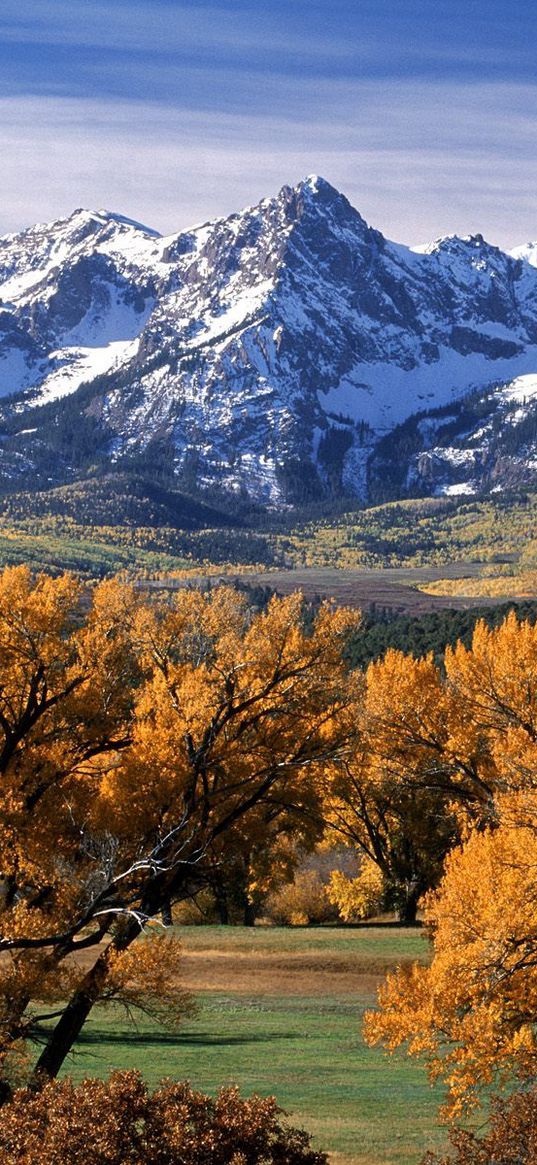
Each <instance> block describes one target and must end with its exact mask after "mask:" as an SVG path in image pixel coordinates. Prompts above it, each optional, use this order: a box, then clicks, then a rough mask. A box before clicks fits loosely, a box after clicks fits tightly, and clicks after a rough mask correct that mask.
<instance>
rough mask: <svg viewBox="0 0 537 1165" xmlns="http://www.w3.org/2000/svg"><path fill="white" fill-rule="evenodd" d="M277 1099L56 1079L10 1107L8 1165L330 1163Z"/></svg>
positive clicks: (4, 1152)
mask: <svg viewBox="0 0 537 1165" xmlns="http://www.w3.org/2000/svg"><path fill="white" fill-rule="evenodd" d="M281 1117H282V1110H281V1109H280V1108H278V1106H277V1104H276V1102H275V1100H274V1098H273V1097H268V1098H261V1097H259V1096H252V1097H249V1098H247V1099H243V1098H242V1097H241V1096H240V1095H239V1092H238V1089H236V1088H223V1089H221V1091H220V1092H219V1093H218V1096H217V1097H216V1098H212V1097H210V1096H206V1095H204V1094H203V1093H201V1092H195V1091H194V1090H193V1089H192V1088H191V1087H190V1085H189V1084H188V1083H180V1084H175V1083H172V1082H170V1081H167V1082H166V1081H165V1082H163V1084H162V1085H161V1087H160V1088H159V1089H157V1091H156V1092H154V1093H153V1094H150V1093H149V1092H148V1089H147V1086H146V1084H145V1083H144V1081H143V1080H142V1077H141V1076H140V1074H139V1073H138V1072H115V1073H114V1074H113V1075H112V1076H111V1077H110V1079H109V1080H108V1081H104V1080H85V1081H83V1083H81V1084H78V1085H75V1084H73V1083H72V1082H71V1081H70V1080H61V1081H53V1082H51V1083H49V1084H47V1085H46V1087H45V1088H43V1090H42V1091H41V1092H38V1093H32V1092H30V1091H29V1090H28V1089H24V1090H20V1091H19V1092H17V1093H15V1095H14V1097H13V1100H12V1101H11V1102H10V1103H9V1104H7V1105H5V1106H4V1108H3V1109H2V1119H1V1121H0V1161H1V1162H2V1165H88V1162H90V1161H91V1165H326V1163H327V1157H326V1155H325V1154H324V1153H318V1152H315V1151H314V1150H313V1149H312V1148H311V1144H310V1138H309V1136H308V1134H307V1133H304V1132H302V1131H300V1130H298V1129H294V1128H290V1127H289V1126H287V1125H285V1124H284V1123H282V1120H281Z"/></svg>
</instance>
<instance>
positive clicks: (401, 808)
mask: <svg viewBox="0 0 537 1165" xmlns="http://www.w3.org/2000/svg"><path fill="white" fill-rule="evenodd" d="M446 707H447V695H446V690H445V685H444V682H443V679H442V676H441V675H440V672H439V669H438V668H437V667H436V665H435V664H434V662H433V659H432V656H428V657H427V658H426V659H421V660H415V659H412V658H411V657H407V656H405V655H403V654H402V653H401V652H398V651H393V650H390V651H388V652H387V653H386V656H385V657H384V659H382V660H379V661H378V662H376V663H372V664H370V665H369V667H368V668H367V671H366V673H365V676H364V680H363V691H362V693H361V696H360V699H359V700H357V702H356V705H355V715H356V724H357V742H356V745H355V747H354V749H353V750H352V752H351V753H350V754H349V757H348V758H347V759H346V760H345V763H344V764H343V765H339V766H338V767H337V768H333V769H332V770H327V779H326V782H325V802H324V815H325V819H326V821H327V822H328V824H329V826H330V827H331V829H332V830H333V831H334V832H335V833H336V834H337V835H338V836H339V837H340V838H343V839H345V840H346V841H347V843H348V844H349V845H351V846H355V847H356V848H357V850H358V852H359V853H360V854H361V855H362V857H363V859H365V862H366V869H367V868H368V866H367V863H373V864H374V865H376V867H377V868H378V871H379V873H380V875H381V877H382V881H383V885H384V892H383V897H384V899H385V901H386V904H387V906H389V907H392V908H394V909H396V911H397V913H398V915H399V918H400V919H401V921H403V922H414V921H415V919H416V911H417V906H418V902H419V899H420V898H421V896H422V895H423V894H424V892H425V891H426V890H428V889H430V888H431V886H434V885H435V884H436V883H437V881H438V879H439V877H440V875H441V871H442V863H443V859H444V857H445V855H446V853H447V852H448V850H449V848H450V847H451V846H452V845H453V842H454V840H455V838H456V823H455V819H454V816H453V813H452V811H451V799H452V795H453V793H452V789H451V785H452V784H453V783H454V781H455V780H456V764H455V760H454V757H453V756H452V755H451V753H450V751H449V743H450V742H449V727H448V724H447V714H446ZM374 880H375V879H373V881H374ZM347 881H348V880H347ZM347 881H345V880H341V879H339V880H338V879H336V880H335V881H334V882H333V895H334V901H339V903H340V905H341V906H342V907H343V909H344V910H347V912H348V910H351V913H352V900H353V898H354V901H355V903H356V904H357V903H358V899H359V897H360V887H359V886H358V885H355V886H354V887H352V886H351V885H350V884H347ZM375 890H376V896H377V898H378V896H379V894H378V891H379V885H378V878H377V879H376V887H375ZM367 897H368V895H367V894H366V898H367ZM364 901H365V900H364Z"/></svg>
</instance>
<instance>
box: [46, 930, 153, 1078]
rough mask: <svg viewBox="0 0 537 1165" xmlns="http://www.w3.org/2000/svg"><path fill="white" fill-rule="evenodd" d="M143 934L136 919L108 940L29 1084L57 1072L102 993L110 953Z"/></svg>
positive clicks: (56, 1028) (58, 1026)
mask: <svg viewBox="0 0 537 1165" xmlns="http://www.w3.org/2000/svg"><path fill="white" fill-rule="evenodd" d="M139 934H140V926H139V924H138V923H137V922H130V923H129V924H128V926H127V927H126V929H125V930H124V931H123V933H122V934H120V935H117V936H116V938H114V939H112V941H111V942H110V943H109V944H108V946H107V948H106V950H105V951H103V952H102V954H100V955H99V957H98V959H97V960H96V962H95V963H94V965H93V967H92V968H91V970H89V971H88V972H87V974H86V975H85V976H84V979H83V980H82V983H81V985H80V987H79V988H78V989H77V991H75V993H74V995H73V997H72V999H71V1000H70V1001H69V1003H68V1004H67V1007H66V1008H65V1010H64V1012H63V1014H62V1016H61V1018H60V1019H59V1020H58V1023H57V1024H56V1027H55V1028H54V1031H53V1032H51V1035H50V1037H49V1040H48V1042H47V1043H46V1045H45V1047H44V1048H43V1051H42V1053H41V1055H40V1057H39V1059H38V1061H37V1064H36V1065H35V1068H34V1070H33V1072H32V1076H31V1079H30V1087H31V1088H34V1089H36V1090H38V1089H39V1088H41V1086H42V1084H43V1082H44V1081H45V1080H47V1079H53V1078H54V1077H56V1076H57V1075H58V1072H59V1071H60V1068H61V1067H62V1065H63V1062H64V1060H65V1058H66V1056H68V1054H69V1052H70V1051H71V1048H72V1047H73V1044H75V1043H76V1041H77V1039H78V1037H79V1035H80V1032H81V1031H82V1028H83V1027H84V1024H85V1022H86V1020H87V1018H88V1016H89V1014H90V1012H91V1010H92V1008H93V1006H94V1004H95V1003H96V1002H97V1000H98V999H100V998H101V996H102V991H103V987H104V985H105V983H106V978H107V975H108V968H109V962H110V955H111V954H112V953H115V952H119V951H126V950H127V948H128V947H130V945H131V943H133V942H134V940H135V939H136V938H137V937H138V935H139Z"/></svg>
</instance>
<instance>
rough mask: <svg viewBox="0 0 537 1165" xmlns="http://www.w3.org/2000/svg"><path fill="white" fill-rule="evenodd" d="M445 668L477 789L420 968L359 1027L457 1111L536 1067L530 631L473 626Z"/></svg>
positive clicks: (536, 687) (535, 637)
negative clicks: (411, 1065) (401, 1054)
mask: <svg viewBox="0 0 537 1165" xmlns="http://www.w3.org/2000/svg"><path fill="white" fill-rule="evenodd" d="M446 672H447V683H448V684H449V685H450V699H451V700H452V701H453V698H454V695H455V694H456V695H457V697H458V699H459V701H460V705H459V707H458V708H456V707H455V708H454V710H453V711H452V713H451V715H450V718H449V721H450V722H449V731H450V735H451V740H452V742H453V744H452V748H453V750H454V751H455V749H457V750H458V751H459V752H460V753H461V754H462V753H463V751H464V750H466V751H467V754H468V757H473V758H475V757H477V756H479V757H480V762H479V763H480V768H479V769H478V770H477V771H478V778H479V780H480V781H481V785H482V788H484V786H485V785H486V786H487V787H488V793H487V796H486V798H484V799H483V800H482V801H480V806H481V810H482V811H481V813H480V814H479V815H478V816H477V817H475V815H474V814H472V813H470V814H469V815H468V817H467V821H466V830H465V834H464V838H463V844H461V845H460V846H459V847H458V848H456V849H455V850H454V851H453V852H452V853H451V854H450V855H449V857H448V858H447V860H446V866H445V874H444V877H443V880H442V882H441V884H440V886H439V887H438V889H437V890H436V891H435V892H433V893H432V894H430V895H429V897H428V899H427V904H426V921H427V923H428V925H429V927H430V929H431V934H432V939H433V959H432V963H431V965H430V967H423V966H419V965H416V966H414V967H412V968H411V969H402V970H400V971H398V972H396V973H395V974H394V975H392V976H390V977H389V978H388V980H387V983H386V984H385V986H384V987H383V988H382V989H381V992H380V996H379V1002H380V1010H379V1011H378V1012H374V1013H371V1014H370V1015H369V1017H368V1018H367V1023H366V1033H367V1037H368V1039H369V1040H370V1041H371V1042H382V1043H384V1044H385V1045H386V1046H387V1047H388V1048H390V1049H391V1050H393V1049H395V1048H396V1047H399V1046H401V1045H403V1044H404V1045H405V1046H406V1047H407V1050H408V1052H409V1054H411V1055H417V1056H421V1057H422V1058H424V1060H425V1062H426V1064H427V1067H428V1070H429V1072H430V1074H431V1076H432V1078H433V1079H441V1080H443V1081H444V1082H445V1084H446V1085H447V1088H448V1112H449V1113H450V1114H451V1115H458V1114H459V1113H461V1112H464V1111H466V1110H468V1109H469V1108H470V1109H471V1108H472V1107H475V1105H476V1104H477V1103H478V1101H479V1096H480V1093H481V1091H482V1090H483V1089H484V1088H490V1087H491V1086H497V1087H501V1086H503V1085H504V1084H505V1083H507V1082H508V1081H510V1080H512V1079H513V1078H518V1079H532V1078H534V1076H535V1074H536V1072H537V1037H536V1031H537V974H536V969H537V939H536V936H537V885H536V879H535V871H536V869H537V790H536V782H535V772H536V770H537V731H536V730H537V631H536V629H535V628H534V627H531V626H530V625H529V624H524V623H522V624H521V623H519V622H518V621H517V619H516V617H515V616H513V615H510V616H509V617H508V618H507V620H506V621H505V623H504V624H502V626H500V627H499V628H498V629H496V630H494V631H490V630H488V629H487V628H486V627H485V626H484V625H483V624H481V625H478V627H477V628H476V631H475V634H474V639H473V644H472V647H471V649H465V648H463V647H461V646H458V647H456V648H455V649H454V650H453V651H452V652H449V653H448V655H447V658H446ZM472 763H473V762H472ZM485 773H486V780H485V779H483V774H485Z"/></svg>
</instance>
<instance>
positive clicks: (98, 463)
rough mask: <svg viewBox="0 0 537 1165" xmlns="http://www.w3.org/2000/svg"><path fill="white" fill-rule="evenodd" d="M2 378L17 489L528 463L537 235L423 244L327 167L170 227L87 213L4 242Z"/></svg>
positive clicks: (223, 486) (362, 489) (343, 485)
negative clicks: (338, 185)
mask: <svg viewBox="0 0 537 1165" xmlns="http://www.w3.org/2000/svg"><path fill="white" fill-rule="evenodd" d="M521 385H522V386H523V388H521V387H520V386H521ZM517 386H518V387H517ZM532 386H533V387H532ZM526 389H527V391H526ZM0 394H1V396H2V399H1V400H0V484H1V485H2V488H3V489H4V490H21V489H25V488H31V489H43V488H49V487H51V486H58V485H62V484H65V483H69V482H72V481H76V480H79V479H84V478H85V477H88V476H90V477H91V476H93V477H95V476H99V475H108V474H109V473H110V472H111V471H113V472H125V473H136V474H138V475H141V476H142V477H143V479H144V480H147V479H148V478H150V479H152V480H154V481H157V482H161V484H164V485H166V487H167V488H173V489H178V490H183V491H185V492H186V493H187V494H193V493H196V492H198V491H200V490H201V491H204V490H213V491H214V490H215V489H216V490H218V491H219V493H220V494H221V495H223V496H225V495H226V494H227V495H229V494H231V495H233V496H234V497H235V498H241V497H242V498H244V497H247V498H250V499H252V500H253V501H254V502H257V503H261V504H270V505H278V504H284V503H289V502H297V501H305V500H312V499H322V498H323V497H327V496H337V495H341V494H354V495H355V496H357V497H359V498H362V499H365V498H366V497H367V496H368V495H369V496H377V495H378V494H379V493H380V494H382V492H383V490H384V493H385V494H390V496H391V493H390V491H392V493H393V496H397V494H398V493H403V494H405V493H412V492H413V491H416V492H418V493H419V492H428V491H429V492H445V491H446V490H447V491H449V490H450V489H451V487H459V488H463V487H465V484H467V485H468V489H469V490H470V492H471V490H475V489H480V488H500V487H502V485H503V484H505V482H507V484H509V482H510V481H511V480H512V479H513V477H515V478H517V480H524V481H528V480H532V478H533V476H535V477H536V478H537V441H536V438H535V433H534V429H536V426H535V425H534V419H535V418H536V417H537V244H528V245H527V246H525V247H520V248H517V250H516V251H514V252H513V253H512V254H507V253H505V252H503V251H501V250H500V249H499V248H497V247H494V246H492V245H490V244H488V243H487V242H485V240H484V239H483V238H482V236H481V235H475V236H472V237H469V238H464V239H462V238H458V237H456V236H450V237H448V238H444V239H440V240H438V241H437V242H435V243H433V244H431V245H430V246H427V247H421V248H416V249H415V250H412V249H410V248H408V247H405V246H402V245H399V244H396V243H392V242H389V241H388V240H386V239H385V238H384V237H383V236H382V234H380V232H379V231H376V230H374V229H372V228H371V227H369V226H368V225H367V223H366V222H365V221H364V219H363V218H362V217H361V215H360V214H359V213H358V211H356V210H355V209H354V208H353V207H352V206H351V205H350V203H349V202H348V201H347V199H346V198H345V197H344V195H342V194H340V193H339V192H338V191H337V190H335V189H334V188H333V187H332V186H331V185H330V184H329V183H328V182H326V181H325V180H324V179H322V178H318V177H310V178H307V179H305V180H304V181H303V182H300V183H299V184H298V185H297V186H296V187H294V188H290V187H287V186H285V187H283V189H282V190H281V191H280V192H279V194H277V195H276V196H275V197H273V198H267V199H265V200H263V201H262V202H261V203H260V204H259V205H258V206H256V207H253V208H249V209H247V210H244V211H242V212H241V213H238V214H234V215H231V216H230V217H229V218H227V219H217V220H215V221H213V222H209V223H205V224H203V225H202V226H198V227H194V228H192V229H191V230H188V231H183V232H181V233H179V234H177V235H172V236H168V237H166V238H162V237H161V236H159V235H158V233H157V232H155V231H153V230H151V229H149V228H147V227H144V226H142V225H141V224H139V223H136V222H133V221H132V220H130V219H127V218H125V217H123V216H121V215H117V214H112V213H109V212H107V211H99V212H90V211H84V210H78V211H75V213H74V214H73V215H71V217H70V218H68V219H62V220H59V221H57V222H54V223H51V224H48V225H44V226H36V227H33V228H31V229H30V230H27V231H23V232H21V233H20V234H16V235H7V236H5V237H4V238H2V239H0ZM465 400H466V401H468V402H471V403H470V404H469V405H468V408H471V409H473V410H474V412H473V413H472V417H471V418H470V419H469V418H468V410H467V411H466V412H465V411H464V408H463V404H462V402H463V401H465ZM446 410H447V412H446ZM476 410H477V413H476ZM474 414H475V415H474ZM461 418H462V420H461V423H460V424H459V420H460V419H461ZM476 418H477V419H476ZM474 420H475V424H474V427H473V428H472V427H471V426H472V424H473V422H474ZM467 422H468V424H470V428H468V426H467V428H466V429H464V424H467ZM481 422H483V424H481V429H483V426H484V427H485V429H486V426H487V425H488V426H489V427H490V426H491V429H490V432H489V431H488V430H487V432H484V433H480V423H481ZM521 422H524V424H523V425H522V428H521ZM405 426H406V427H405ZM449 426H451V429H450V428H449ZM504 437H506V439H507V446H508V449H507V448H504V444H505V442H504ZM448 439H449V440H451V445H449V444H446V442H447V441H448ZM452 448H453V449H454V450H455V453H447V452H446V450H449V449H452ZM439 450H440V452H438V451H439ZM442 450H443V452H442ZM457 450H458V451H459V452H460V451H461V450H462V451H463V452H464V451H465V450H466V451H470V450H471V456H470V453H468V457H467V459H466V468H467V472H466V470H464V471H463V470H462V469H461V466H462V461H463V460H464V458H461V457H459V456H458V453H457ZM506 458H507V460H508V461H509V465H508V471H507V474H506V475H505V474H503V471H502V461H503V462H505V460H506ZM515 470H516V472H515ZM504 479H505V481H504Z"/></svg>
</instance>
